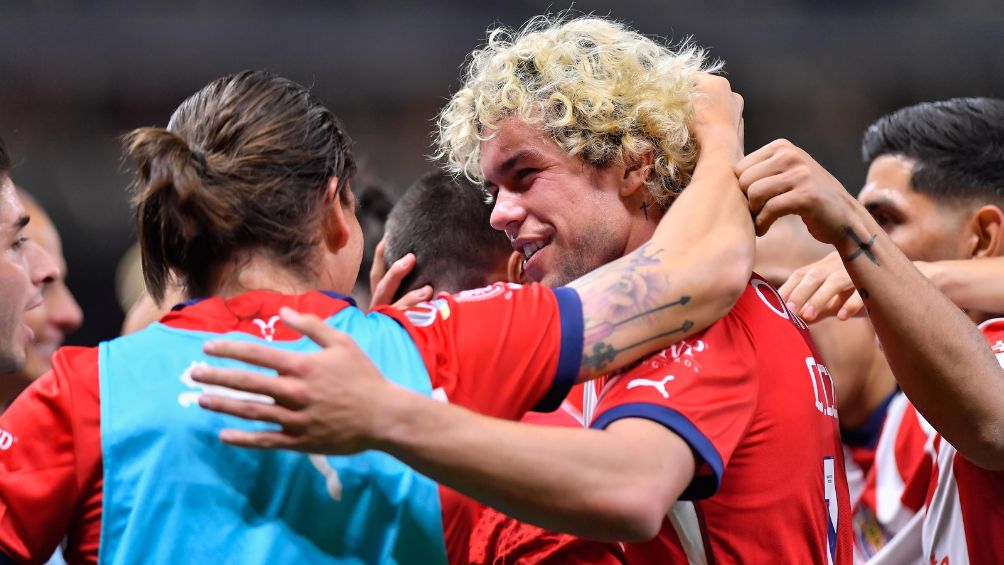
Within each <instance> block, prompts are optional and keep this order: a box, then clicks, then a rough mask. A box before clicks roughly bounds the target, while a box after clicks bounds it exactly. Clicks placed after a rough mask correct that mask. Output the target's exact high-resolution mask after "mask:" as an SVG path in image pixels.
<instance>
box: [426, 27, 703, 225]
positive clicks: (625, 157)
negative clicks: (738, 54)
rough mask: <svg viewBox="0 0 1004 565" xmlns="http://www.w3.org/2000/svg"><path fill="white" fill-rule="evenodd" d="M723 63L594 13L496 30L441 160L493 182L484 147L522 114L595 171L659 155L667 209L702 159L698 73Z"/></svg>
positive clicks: (473, 65)
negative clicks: (483, 162) (484, 165)
mask: <svg viewBox="0 0 1004 565" xmlns="http://www.w3.org/2000/svg"><path fill="white" fill-rule="evenodd" d="M721 66H722V65H721V63H720V62H712V63H708V62H707V56H706V53H705V51H704V50H703V49H700V48H698V47H696V46H694V45H692V44H691V43H689V42H687V41H685V42H683V43H682V44H681V45H679V46H678V47H677V48H676V49H675V50H671V49H670V48H669V47H667V46H665V45H662V44H660V43H657V42H656V41H653V40H652V39H649V38H647V37H645V36H643V35H641V34H640V33H638V32H636V31H634V30H631V29H629V28H628V27H627V26H625V25H624V24H622V23H619V22H615V21H610V20H605V19H601V18H597V17H592V16H581V17H576V18H572V19H569V18H565V17H563V16H554V17H552V16H538V17H536V18H534V19H532V20H530V21H529V22H527V24H526V25H524V26H523V27H522V28H521V29H519V30H511V29H508V28H505V27H499V28H495V29H492V30H489V32H488V42H487V45H485V46H484V47H483V48H481V49H478V50H476V51H474V52H473V53H472V54H471V56H470V59H469V63H468V65H467V67H466V70H465V73H464V74H465V77H466V80H465V81H464V85H463V87H462V88H461V89H460V90H459V91H458V92H457V93H456V94H454V95H453V97H452V98H451V99H450V101H449V103H448V104H447V105H446V107H445V108H443V110H442V112H440V114H439V116H438V118H437V125H438V132H437V139H436V144H437V146H438V152H437V154H436V155H435V156H436V157H437V158H442V159H444V160H445V161H446V166H447V168H449V169H450V170H451V171H453V172H454V173H463V174H464V175H465V176H467V178H469V179H470V180H472V181H474V182H481V181H483V180H484V179H483V173H482V171H481V166H480V158H481V151H480V145H481V142H483V141H485V140H487V139H490V138H491V136H492V135H494V132H493V130H497V129H498V128H499V126H500V124H501V122H502V121H503V120H505V119H506V118H507V117H509V116H511V115H516V116H518V117H519V118H520V119H521V120H523V121H525V122H527V123H532V124H535V125H539V126H540V127H542V128H544V130H545V131H547V132H548V133H549V134H550V135H551V137H552V138H553V139H554V141H555V142H556V143H557V144H558V145H559V146H561V147H563V148H564V149H565V150H566V151H568V152H569V154H571V155H579V156H581V157H582V158H583V159H584V160H585V161H587V162H588V163H591V164H592V165H594V166H598V167H604V166H608V165H614V164H619V165H625V166H631V165H637V164H639V163H641V160H642V158H643V157H644V155H645V154H646V153H648V152H650V151H651V152H652V156H653V159H652V171H651V173H650V174H649V176H648V180H647V184H648V189H649V191H650V192H651V194H652V196H653V198H654V199H655V201H656V203H657V204H658V205H660V206H662V207H664V208H665V207H667V206H669V205H670V204H671V203H672V201H673V199H674V198H676V196H677V195H678V194H679V193H680V191H681V190H682V189H683V187H685V186H686V185H687V183H688V182H690V176H691V174H692V173H693V169H694V165H695V164H696V162H697V147H696V145H695V143H694V141H693V139H692V138H691V135H690V129H689V127H688V126H689V124H690V122H691V117H692V111H693V97H694V95H695V89H694V82H695V79H696V75H697V74H698V73H700V72H716V71H718V70H720V68H721Z"/></svg>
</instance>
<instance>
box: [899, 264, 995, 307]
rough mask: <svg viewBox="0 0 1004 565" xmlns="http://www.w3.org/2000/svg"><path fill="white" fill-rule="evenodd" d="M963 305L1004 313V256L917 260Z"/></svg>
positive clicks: (930, 276) (927, 274)
mask: <svg viewBox="0 0 1004 565" xmlns="http://www.w3.org/2000/svg"><path fill="white" fill-rule="evenodd" d="M914 265H916V267H917V268H918V269H920V272H921V273H924V276H926V277H927V278H928V279H930V280H931V282H932V283H934V286H935V287H937V288H938V290H940V291H941V292H943V293H945V296H947V297H948V298H949V300H951V301H952V302H954V303H955V304H957V305H958V306H959V307H960V308H964V309H966V310H978V311H980V312H989V313H993V314H1004V287H1002V286H1001V284H1000V282H1001V279H1002V278H1004V257H989V258H978V259H968V260H957V261H934V262H930V263H928V262H921V261H917V262H914Z"/></svg>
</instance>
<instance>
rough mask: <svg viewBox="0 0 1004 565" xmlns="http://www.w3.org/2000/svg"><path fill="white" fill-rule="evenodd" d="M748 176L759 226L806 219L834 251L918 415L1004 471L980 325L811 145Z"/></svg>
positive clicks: (744, 167)
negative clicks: (895, 240)
mask: <svg viewBox="0 0 1004 565" xmlns="http://www.w3.org/2000/svg"><path fill="white" fill-rule="evenodd" d="M739 173H740V184H741V185H742V187H743V189H744V190H746V191H747V194H748V195H749V198H750V203H751V206H753V209H754V212H756V213H757V217H756V219H755V221H756V224H757V226H758V229H760V228H761V226H763V229H764V230H765V229H766V228H767V227H769V226H770V224H771V223H772V222H773V221H774V220H775V219H776V218H778V217H780V216H783V215H786V214H798V215H799V216H801V217H802V219H803V220H804V221H805V223H806V226H808V228H809V231H810V232H811V233H812V234H813V236H814V237H816V239H818V240H819V241H822V242H824V243H829V244H832V245H834V247H835V248H836V251H837V253H838V254H839V255H840V258H841V260H842V262H843V265H844V268H845V269H846V272H847V273H848V275H849V276H850V279H851V281H852V282H853V285H854V288H856V289H857V290H858V292H859V293H860V295H861V297H862V299H863V300H864V304H865V306H867V308H868V315H869V317H870V318H871V321H872V325H873V326H874V328H875V333H876V334H877V335H878V338H879V341H880V342H881V343H882V348H883V351H884V353H885V356H886V358H887V360H888V361H889V366H890V368H891V369H892V371H893V374H894V375H895V376H896V380H897V381H898V382H899V384H900V386H901V387H902V389H903V391H904V392H905V393H906V395H907V397H909V398H910V401H911V402H913V404H914V406H915V407H916V408H917V410H919V411H920V413H921V414H922V415H923V416H924V417H925V418H926V419H927V420H928V421H929V422H930V423H931V425H933V426H934V427H935V429H937V430H938V432H940V433H941V434H942V435H943V436H944V437H945V439H947V440H948V441H949V442H951V444H952V445H953V446H955V448H956V449H958V450H959V452H960V453H962V454H963V455H965V456H966V457H967V458H968V459H970V460H971V461H973V462H974V463H976V464H978V465H981V466H984V467H986V468H990V469H1004V375H1002V372H1001V368H1000V366H999V365H998V364H997V361H996V359H995V358H994V355H993V352H992V351H991V350H990V347H989V345H988V344H987V343H986V341H985V340H984V338H983V336H982V334H981V333H980V331H979V330H978V329H977V328H976V326H975V325H974V324H973V323H972V321H971V320H970V319H969V318H968V317H967V316H966V315H965V314H964V313H963V312H962V311H961V310H960V309H959V308H958V307H957V306H955V305H954V304H952V302H951V301H949V300H948V298H947V297H945V295H944V294H942V293H941V292H939V291H938V289H937V288H935V286H934V285H933V284H932V283H931V282H930V281H929V280H928V279H927V278H926V277H924V275H923V274H921V272H920V271H919V270H917V268H916V267H915V266H914V265H913V264H912V263H911V262H910V260H909V259H907V258H906V256H905V255H903V253H902V252H901V251H900V250H899V249H898V248H897V247H896V245H895V244H894V243H893V242H892V240H890V239H889V237H888V236H887V235H886V234H885V232H884V231H883V230H882V229H881V227H879V225H878V224H877V223H876V222H875V220H874V219H872V217H871V215H870V214H869V213H868V211H867V210H866V209H865V208H864V207H863V206H862V205H861V204H860V203H858V202H857V200H855V199H854V198H853V197H852V196H851V195H850V194H848V193H847V191H846V190H844V188H843V186H841V185H840V183H839V182H838V181H837V180H836V179H834V178H833V177H832V176H831V175H830V174H829V173H828V172H826V171H825V169H823V168H822V167H821V166H820V165H819V164H818V163H816V162H815V161H814V160H812V158H811V157H809V155H808V154H806V153H805V152H804V151H802V150H801V149H798V148H797V147H795V146H793V145H792V144H790V143H789V142H786V141H778V142H774V143H772V144H770V145H768V146H766V147H764V148H762V149H760V150H758V151H756V152H754V153H751V154H750V155H749V156H747V157H746V158H745V159H744V160H743V161H742V162H741V163H740V165H739ZM795 293H797V289H795V290H792V291H790V292H786V293H785V294H786V295H789V296H791V295H793V294H795ZM797 306H799V307H800V306H801V305H797Z"/></svg>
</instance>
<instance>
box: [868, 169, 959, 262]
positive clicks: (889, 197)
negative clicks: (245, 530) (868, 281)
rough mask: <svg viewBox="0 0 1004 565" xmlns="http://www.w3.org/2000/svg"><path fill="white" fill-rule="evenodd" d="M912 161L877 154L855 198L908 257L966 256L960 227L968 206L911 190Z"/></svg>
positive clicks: (950, 257)
mask: <svg viewBox="0 0 1004 565" xmlns="http://www.w3.org/2000/svg"><path fill="white" fill-rule="evenodd" d="M914 165H915V161H914V160H913V159H910V158H907V157H901V156H895V155H883V156H881V157H878V158H876V159H875V160H874V161H872V164H871V166H870V167H868V177H867V179H866V181H865V186H864V188H863V189H861V193H860V194H859V195H858V200H859V201H860V202H861V203H862V204H864V206H865V208H867V209H868V211H869V212H870V213H871V215H872V217H874V218H875V220H876V221H877V222H878V224H879V226H881V227H882V229H884V230H885V231H886V233H888V234H889V238H890V239H892V241H893V243H895V244H896V246H897V247H899V248H900V250H902V251H903V253H904V254H905V255H906V256H907V257H909V258H910V259H911V260H913V261H939V260H948V259H962V258H967V259H968V258H969V257H968V256H967V255H966V252H965V246H964V236H965V234H964V230H963V228H964V227H965V222H966V219H967V213H966V212H967V210H966V209H965V208H964V207H961V206H948V205H939V204H938V203H937V202H935V201H934V200H933V199H932V198H931V197H930V196H928V195H926V194H921V193H919V192H916V191H914V190H913V187H912V185H911V183H910V178H911V175H912V172H913V168H914Z"/></svg>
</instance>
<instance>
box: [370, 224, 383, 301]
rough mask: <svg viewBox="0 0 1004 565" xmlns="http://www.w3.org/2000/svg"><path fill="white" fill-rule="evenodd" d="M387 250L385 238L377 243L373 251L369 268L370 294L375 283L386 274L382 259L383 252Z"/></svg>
mask: <svg viewBox="0 0 1004 565" xmlns="http://www.w3.org/2000/svg"><path fill="white" fill-rule="evenodd" d="M386 249H387V239H386V237H382V238H380V242H379V243H377V246H376V249H374V251H373V265H371V266H370V292H371V293H372V292H373V289H375V288H376V286H377V283H379V282H380V279H382V278H383V276H384V275H385V274H387V263H386V261H385V259H386V258H385V257H384V251H385V250H386Z"/></svg>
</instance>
